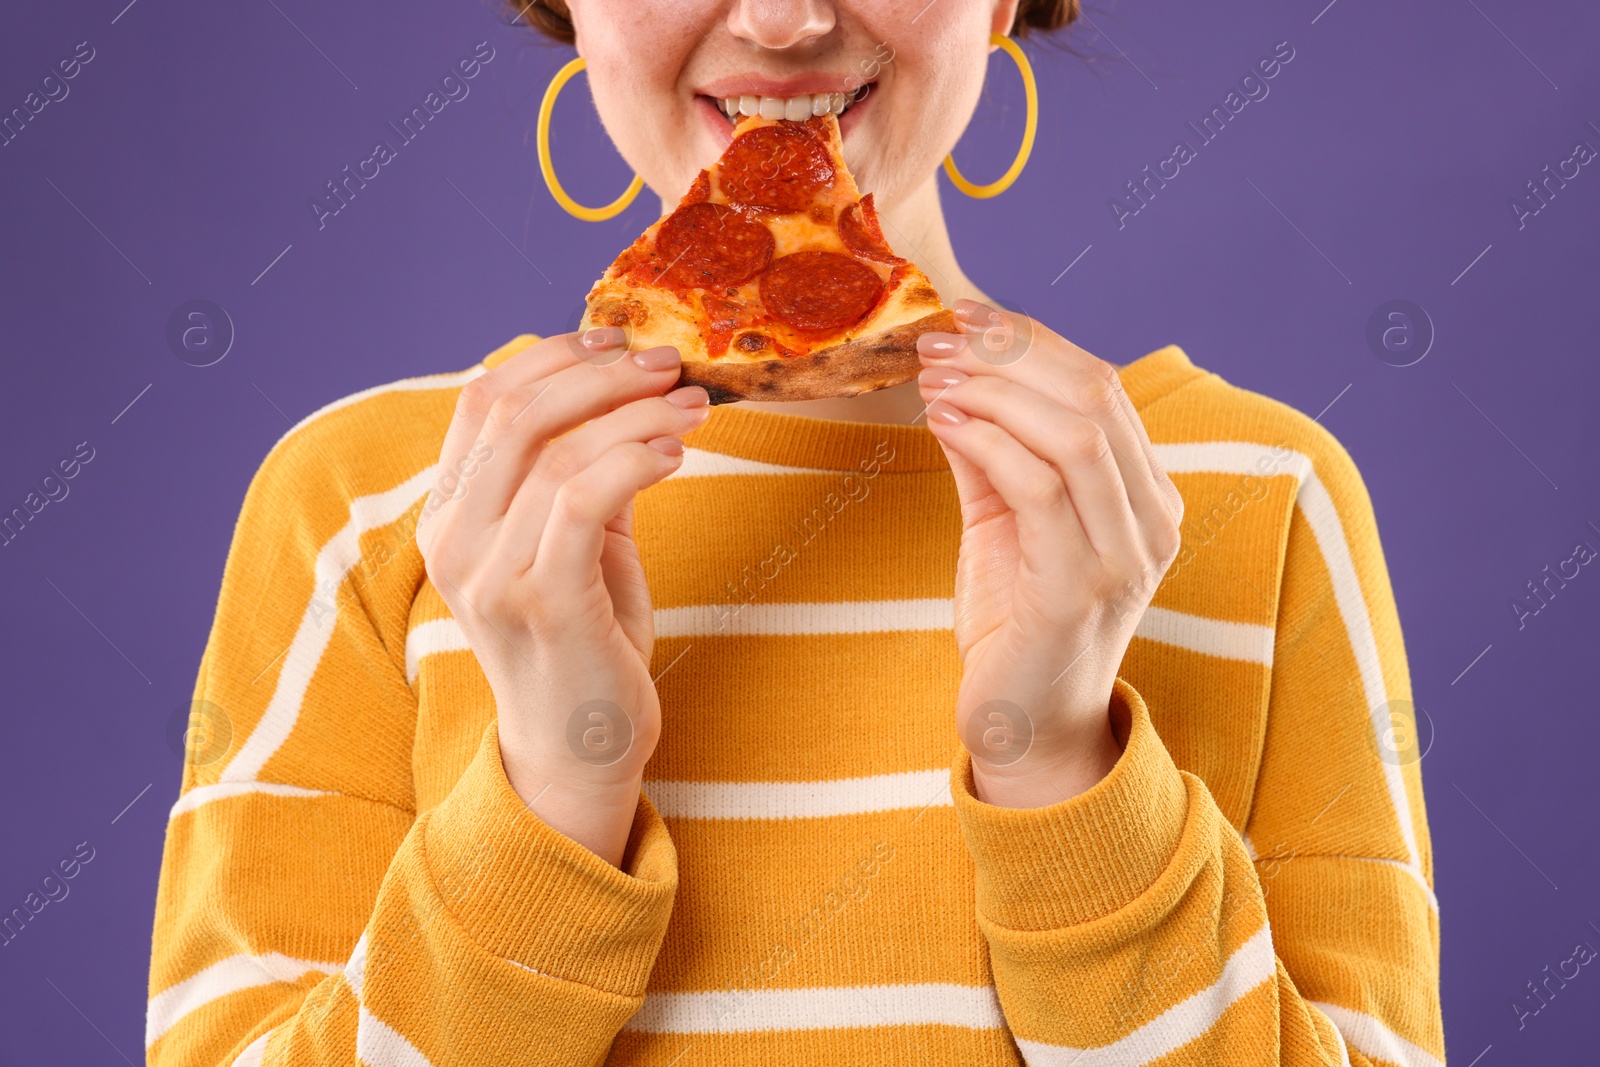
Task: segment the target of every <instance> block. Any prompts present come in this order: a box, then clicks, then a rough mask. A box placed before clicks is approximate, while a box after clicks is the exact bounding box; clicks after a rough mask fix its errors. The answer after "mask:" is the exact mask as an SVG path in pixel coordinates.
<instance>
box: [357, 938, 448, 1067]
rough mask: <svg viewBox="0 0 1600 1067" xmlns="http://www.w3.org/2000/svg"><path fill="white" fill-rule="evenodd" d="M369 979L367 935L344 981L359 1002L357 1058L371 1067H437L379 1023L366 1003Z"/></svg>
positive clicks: (358, 942) (392, 1030)
mask: <svg viewBox="0 0 1600 1067" xmlns="http://www.w3.org/2000/svg"><path fill="white" fill-rule="evenodd" d="M366 978H367V935H366V932H365V931H363V932H362V934H361V940H359V941H357V942H356V947H355V948H354V949H352V950H351V952H350V962H349V963H347V964H345V965H344V980H345V981H346V982H347V983H349V985H350V992H351V993H353V994H354V995H355V998H356V1002H357V1014H356V1058H357V1060H358V1061H359V1062H361V1063H363V1064H366V1065H367V1067H433V1065H432V1064H431V1063H430V1062H429V1061H428V1057H427V1056H425V1055H423V1054H422V1052H421V1051H420V1050H419V1049H418V1048H417V1047H416V1046H415V1045H413V1044H412V1043H411V1042H410V1041H407V1040H406V1039H405V1036H404V1035H402V1034H401V1033H400V1031H398V1030H396V1029H395V1028H394V1027H392V1026H390V1025H389V1024H388V1023H386V1022H384V1021H383V1020H382V1019H379V1018H378V1017H377V1016H376V1015H374V1014H372V1012H371V1011H370V1010H369V1009H368V1008H367V1006H366V1004H365V1003H364V1002H362V999H361V990H362V987H363V986H364V985H365V984H366Z"/></svg>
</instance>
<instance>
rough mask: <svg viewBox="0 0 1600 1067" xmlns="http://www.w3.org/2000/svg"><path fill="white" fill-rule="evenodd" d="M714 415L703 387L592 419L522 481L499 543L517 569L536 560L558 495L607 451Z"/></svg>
mask: <svg viewBox="0 0 1600 1067" xmlns="http://www.w3.org/2000/svg"><path fill="white" fill-rule="evenodd" d="M710 415H711V398H710V396H709V394H707V392H706V391H705V390H704V389H703V388H701V387H700V386H698V385H691V386H685V387H684V388H682V389H674V390H673V391H672V392H670V393H668V394H667V395H666V396H665V397H659V396H650V397H645V398H643V399H640V400H635V401H633V402H631V403H629V404H625V405H623V406H622V407H620V408H618V409H617V410H615V411H611V412H607V413H606V414H604V415H601V416H600V417H598V418H595V419H591V420H590V421H589V422H586V423H584V424H583V425H582V426H580V427H578V428H577V429H575V430H573V431H572V432H571V433H568V434H565V435H564V436H562V437H560V438H559V439H557V440H555V441H552V442H550V444H549V445H548V446H546V447H545V448H544V450H543V451H542V452H541V453H540V454H539V457H538V459H537V460H536V461H535V462H534V465H533V469H532V470H530V471H529V472H528V474H527V476H526V477H525V478H524V479H523V482H522V485H521V486H520V487H519V488H518V489H517V491H516V494H515V496H513V497H512V500H511V503H510V504H509V505H508V506H507V507H506V510H505V515H504V518H503V519H502V520H501V521H500V523H499V527H498V529H497V531H496V542H497V547H498V548H499V549H500V550H501V551H503V552H505V553H506V558H507V559H509V560H511V561H512V562H513V564H514V566H515V570H516V572H517V573H520V572H521V571H523V570H525V569H527V568H528V567H529V566H531V565H532V564H533V561H534V559H535V557H536V555H537V553H538V548H539V543H540V541H541V540H542V539H543V536H544V530H545V524H546V522H547V521H548V520H549V516H550V510H551V507H552V506H553V504H554V501H555V497H556V494H557V493H558V492H559V491H560V489H561V487H562V486H563V485H565V484H566V483H567V482H569V481H571V480H572V479H573V478H577V477H581V476H583V475H584V472H586V471H587V470H588V469H589V468H590V467H591V466H593V465H594V463H595V462H596V461H598V460H599V459H600V457H601V456H603V455H604V454H605V453H607V452H609V451H610V450H611V449H613V448H615V447H616V446H618V445H621V444H626V443H628V442H638V443H640V444H643V443H645V442H647V441H651V440H654V439H656V438H659V437H677V436H679V435H681V434H685V433H688V432H689V431H690V430H692V429H694V428H695V427H697V426H699V425H701V424H702V423H704V422H705V421H706V419H707V418H708V417H709V416H710Z"/></svg>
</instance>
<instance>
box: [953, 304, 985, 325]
mask: <svg viewBox="0 0 1600 1067" xmlns="http://www.w3.org/2000/svg"><path fill="white" fill-rule="evenodd" d="M950 310H951V311H954V312H955V313H956V317H957V318H962V319H966V320H967V321H968V322H989V321H990V320H992V319H993V317H994V313H995V312H994V308H992V307H990V306H989V305H988V304H985V303H983V302H982V301H981V300H957V301H956V302H955V303H954V304H952V305H951V307H950Z"/></svg>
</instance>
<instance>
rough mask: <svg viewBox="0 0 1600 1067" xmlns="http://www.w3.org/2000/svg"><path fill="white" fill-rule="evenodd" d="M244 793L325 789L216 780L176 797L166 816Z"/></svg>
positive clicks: (305, 793) (320, 792)
mask: <svg viewBox="0 0 1600 1067" xmlns="http://www.w3.org/2000/svg"><path fill="white" fill-rule="evenodd" d="M246 793H265V794H266V795H268V796H274V797H320V796H326V795H327V790H324V789H306V788H304V787H303V786H298V785H279V784H278V783H276V782H218V783H217V784H216V785H197V786H195V787H194V788H193V789H191V790H189V791H188V792H187V793H185V794H183V796H181V797H179V798H178V802H177V803H176V804H174V805H172V810H171V811H169V812H167V818H169V819H176V818H177V817H178V816H179V815H182V814H183V813H184V812H186V811H193V810H194V809H195V808H198V807H201V806H202V805H205V804H209V803H211V802H212V801H213V800H224V799H226V798H228V797H237V796H243V795H244V794H246Z"/></svg>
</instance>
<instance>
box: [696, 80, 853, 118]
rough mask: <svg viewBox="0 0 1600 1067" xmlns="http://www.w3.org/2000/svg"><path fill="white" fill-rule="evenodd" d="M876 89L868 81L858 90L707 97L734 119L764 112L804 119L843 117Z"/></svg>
mask: <svg viewBox="0 0 1600 1067" xmlns="http://www.w3.org/2000/svg"><path fill="white" fill-rule="evenodd" d="M871 92H872V83H870V82H869V83H867V84H866V85H863V86H861V87H860V88H859V89H856V90H855V91H854V92H837V93H802V94H800V95H798V96H752V95H742V96H724V97H720V98H719V97H707V99H709V100H710V101H711V103H712V104H713V105H715V107H716V108H717V110H718V111H720V112H722V114H723V116H724V117H726V118H727V120H728V121H729V122H730V123H733V122H737V121H738V120H739V118H740V116H743V115H760V116H761V117H762V118H766V119H788V120H789V121H791V122H800V121H802V120H804V119H809V118H812V117H814V116H817V115H828V114H832V115H836V116H840V117H843V115H844V114H845V112H847V111H849V110H850V109H851V108H852V107H854V106H855V105H856V104H857V103H858V102H859V101H861V100H863V99H865V98H866V97H867V95H868V94H870V93H871Z"/></svg>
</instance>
